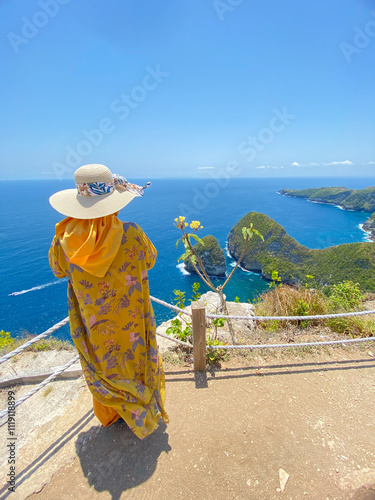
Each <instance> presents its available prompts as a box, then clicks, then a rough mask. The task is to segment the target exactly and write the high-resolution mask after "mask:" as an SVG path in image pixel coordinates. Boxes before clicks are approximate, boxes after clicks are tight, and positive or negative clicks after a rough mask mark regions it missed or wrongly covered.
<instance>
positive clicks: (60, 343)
mask: <svg viewBox="0 0 375 500" xmlns="http://www.w3.org/2000/svg"><path fill="white" fill-rule="evenodd" d="M4 333H7V334H9V335H6V337H4V339H5V341H4V342H1V337H0V355H1V356H4V355H5V354H7V353H8V352H10V351H13V350H14V349H17V347H20V346H21V345H22V344H24V343H25V342H28V341H29V340H31V339H33V338H34V337H35V336H36V335H31V334H29V333H27V334H26V335H24V336H22V337H17V338H14V337H12V336H11V335H10V333H9V332H4ZM0 334H1V332H0ZM52 350H56V351H74V350H75V347H74V345H73V344H71V343H70V342H68V341H67V340H59V339H55V338H53V337H50V338H46V339H41V340H40V341H39V342H36V343H35V344H32V345H31V346H29V347H27V348H26V349H25V351H31V352H36V353H37V352H42V351H52ZM13 359H15V358H13Z"/></svg>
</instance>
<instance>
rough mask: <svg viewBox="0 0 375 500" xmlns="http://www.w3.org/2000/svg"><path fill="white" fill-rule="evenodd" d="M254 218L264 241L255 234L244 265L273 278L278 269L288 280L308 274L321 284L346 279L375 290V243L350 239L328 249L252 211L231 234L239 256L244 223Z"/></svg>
mask: <svg viewBox="0 0 375 500" xmlns="http://www.w3.org/2000/svg"><path fill="white" fill-rule="evenodd" d="M250 222H252V223H253V224H254V227H255V228H256V229H257V230H258V231H260V232H261V234H262V235H263V237H264V242H262V241H261V240H260V239H259V238H252V239H251V240H250V242H249V246H248V249H247V250H246V253H245V256H244V258H243V259H242V262H240V265H241V266H242V267H244V268H245V269H247V270H249V271H253V272H259V273H261V274H262V276H263V277H264V278H265V279H268V280H270V279H271V276H272V271H278V273H279V276H280V277H281V280H282V281H283V282H285V283H291V284H297V283H300V284H304V283H305V282H306V281H307V278H306V276H307V275H313V276H315V281H316V283H318V284H319V285H322V286H326V285H333V284H336V283H340V282H342V281H344V280H352V281H354V282H358V283H359V284H360V288H361V290H362V291H364V292H365V291H375V272H374V271H375V243H348V244H342V245H338V246H334V247H329V248H324V249H310V248H307V247H305V246H303V245H300V244H299V243H298V242H297V241H296V240H295V239H294V238H292V237H291V236H289V235H288V233H287V232H286V231H285V229H284V228H283V227H282V226H281V225H280V224H278V223H277V222H275V221H274V220H273V219H271V218H270V217H268V216H267V215H264V214H260V213H257V212H250V213H249V214H247V215H245V216H244V217H243V218H242V219H241V220H240V221H239V222H238V223H237V224H236V225H235V226H234V227H233V228H232V230H231V231H230V233H229V235H228V250H229V253H230V254H231V256H232V257H233V258H234V259H236V260H237V259H238V258H239V256H240V254H241V250H242V248H243V244H244V239H243V236H242V227H244V226H248V225H249V224H250Z"/></svg>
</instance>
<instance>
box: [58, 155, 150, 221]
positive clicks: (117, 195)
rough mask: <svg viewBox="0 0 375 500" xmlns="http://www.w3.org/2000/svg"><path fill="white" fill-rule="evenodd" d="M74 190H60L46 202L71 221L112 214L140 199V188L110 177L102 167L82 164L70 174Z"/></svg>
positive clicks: (141, 189)
mask: <svg viewBox="0 0 375 500" xmlns="http://www.w3.org/2000/svg"><path fill="white" fill-rule="evenodd" d="M74 180H75V183H76V189H64V190H63V191H58V192H57V193H55V194H53V195H52V196H51V197H50V199H49V202H50V204H51V205H52V207H53V208H54V209H55V210H57V211H58V212H60V213H61V214H63V215H66V216H68V217H73V218H75V219H97V218H98V217H104V216H106V215H110V214H113V213H115V212H117V211H118V210H121V208H124V207H125V205H127V204H128V203H130V202H131V201H132V200H133V198H135V197H136V196H143V189H144V188H146V187H149V185H150V184H151V183H150V182H148V183H147V184H146V185H145V186H143V188H142V187H140V186H137V185H136V184H131V183H130V182H128V181H127V180H126V179H125V177H121V176H120V175H117V174H112V172H111V171H110V170H109V168H107V167H105V166H104V165H98V164H93V165H84V166H83V167H80V168H78V169H77V170H76V171H75V172H74Z"/></svg>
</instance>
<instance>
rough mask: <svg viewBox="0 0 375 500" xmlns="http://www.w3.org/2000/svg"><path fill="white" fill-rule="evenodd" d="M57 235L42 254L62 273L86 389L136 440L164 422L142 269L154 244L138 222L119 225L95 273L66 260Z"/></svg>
mask: <svg viewBox="0 0 375 500" xmlns="http://www.w3.org/2000/svg"><path fill="white" fill-rule="evenodd" d="M67 221H69V219H66V220H65V221H63V223H65V225H66V224H67ZM70 221H76V222H79V221H77V220H75V219H70ZM116 221H117V222H120V221H118V219H116ZM81 222H83V221H81ZM85 222H87V221H85ZM60 224H62V223H60ZM121 224H122V223H121ZM58 226H59V224H58V225H57V226H56V234H58V230H57V228H58ZM64 227H65V226H64ZM91 232H92V231H91ZM90 237H93V236H92V234H91V236H90ZM96 239H97V238H96ZM61 240H62V237H61V235H60V236H55V237H54V239H53V241H52V245H51V249H50V252H49V260H50V265H51V268H52V271H53V273H54V274H55V276H57V277H58V278H63V277H65V276H68V278H69V284H68V308H69V319H70V329H71V335H72V339H73V342H74V344H75V346H76V348H77V350H78V352H79V357H80V361H81V365H82V369H83V373H84V375H85V378H86V382H87V384H88V387H89V389H90V391H91V393H92V395H93V397H94V398H95V399H96V400H97V401H98V402H99V403H100V404H101V405H104V406H105V407H109V408H112V409H114V410H115V411H116V412H117V413H118V414H119V415H120V416H121V417H122V418H123V419H124V421H125V422H126V423H127V425H128V426H129V427H130V428H131V430H132V431H133V432H134V434H136V436H138V437H139V438H140V439H143V438H144V437H146V436H147V435H149V434H150V433H152V432H153V431H154V429H155V428H156V426H157V424H158V421H159V419H160V418H163V419H164V421H165V422H166V423H168V416H167V413H166V411H165V408H164V400H165V379H164V370H163V365H162V361H161V357H160V355H159V352H158V346H157V343H156V333H155V331H156V324H155V317H154V313H153V309H152V305H151V301H150V296H149V286H148V274H147V272H148V270H149V269H151V268H152V267H153V265H154V263H155V260H156V250H155V247H154V246H153V244H152V243H151V241H150V240H149V239H148V237H147V236H146V234H145V233H144V232H143V231H142V229H141V228H140V227H139V226H138V225H137V224H134V223H132V222H125V223H123V224H122V238H121V242H119V247H118V251H117V253H116V252H115V256H114V260H113V261H112V263H111V264H110V266H109V267H108V270H107V271H106V273H105V274H104V276H101V277H100V276H95V275H94V274H91V273H89V272H87V271H85V270H84V269H83V268H82V267H80V266H78V265H76V264H73V263H72V262H71V261H72V260H74V259H70V258H69V257H68V256H67V254H66V252H64V250H63V245H62V244H61ZM83 267H84V266H83ZM94 407H95V405H94Z"/></svg>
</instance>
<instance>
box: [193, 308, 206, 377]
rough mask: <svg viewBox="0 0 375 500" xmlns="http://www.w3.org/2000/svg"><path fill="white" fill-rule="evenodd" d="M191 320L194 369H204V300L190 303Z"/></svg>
mask: <svg viewBox="0 0 375 500" xmlns="http://www.w3.org/2000/svg"><path fill="white" fill-rule="evenodd" d="M191 312H192V316H193V318H192V320H193V358H194V371H195V372H196V371H205V370H206V306H205V305H204V302H202V301H197V302H192V303H191Z"/></svg>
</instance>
